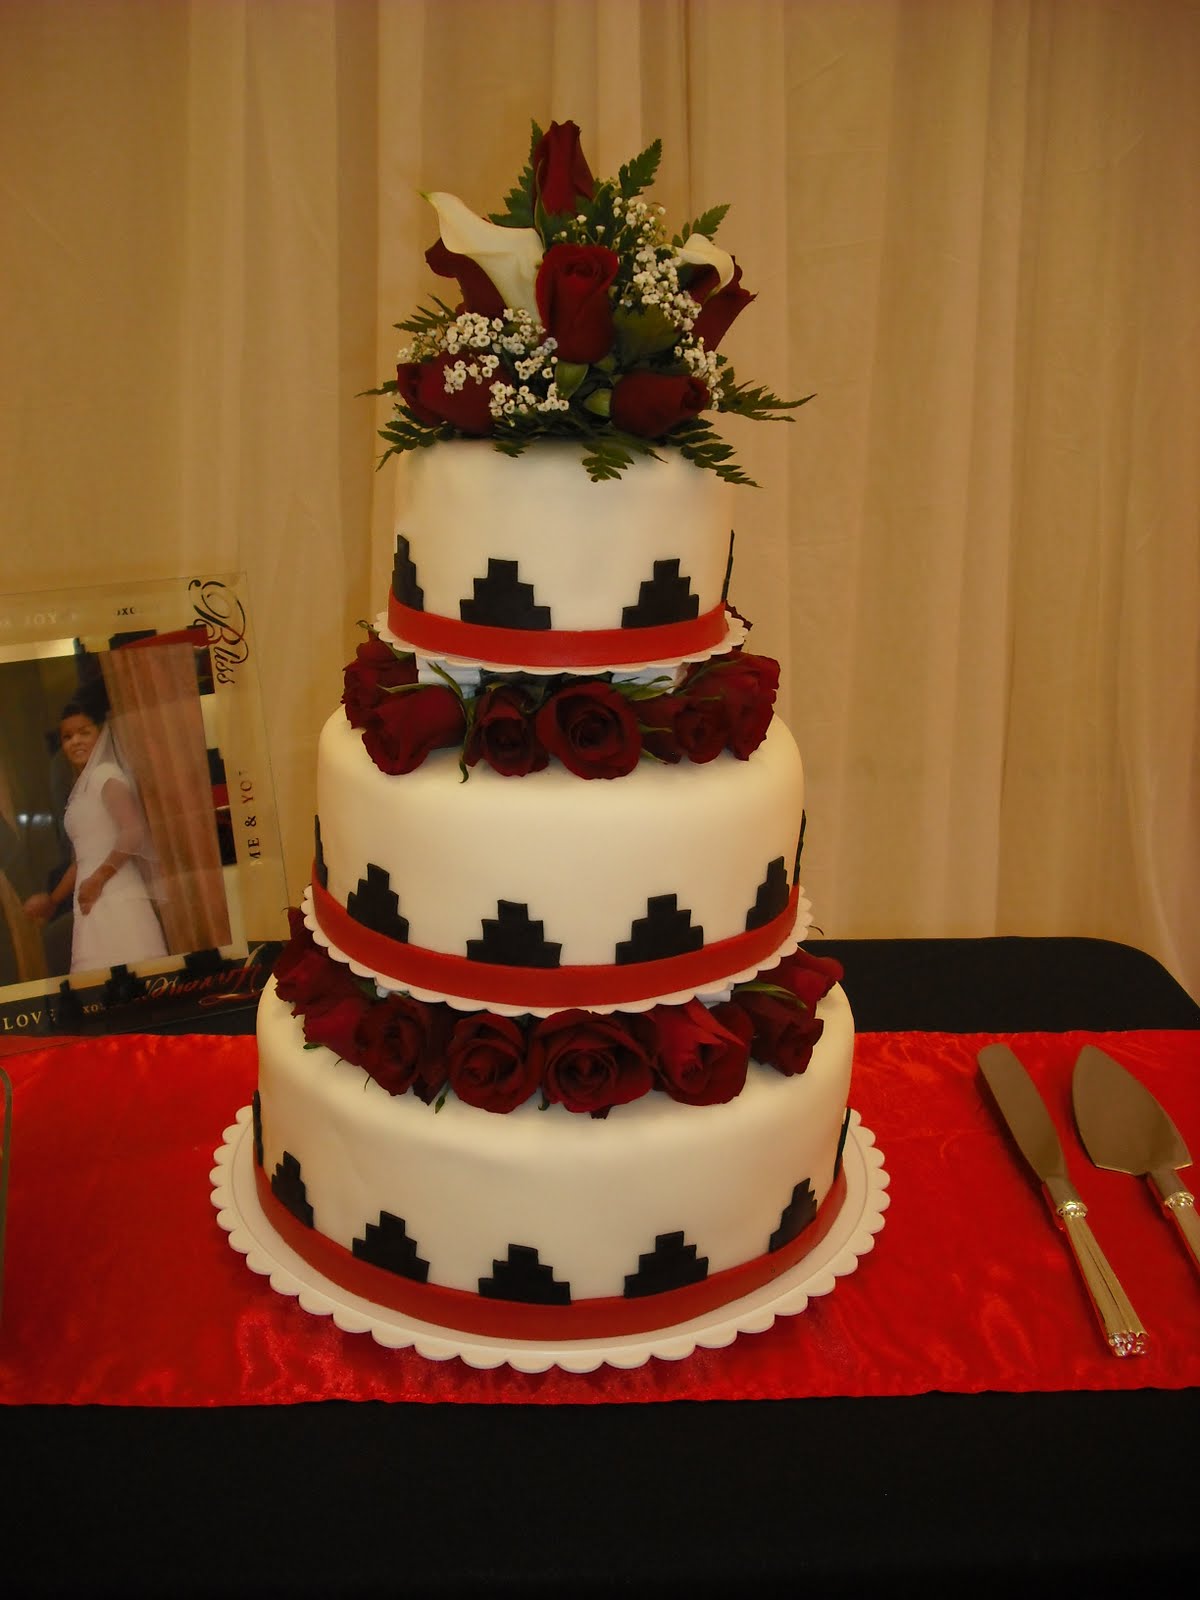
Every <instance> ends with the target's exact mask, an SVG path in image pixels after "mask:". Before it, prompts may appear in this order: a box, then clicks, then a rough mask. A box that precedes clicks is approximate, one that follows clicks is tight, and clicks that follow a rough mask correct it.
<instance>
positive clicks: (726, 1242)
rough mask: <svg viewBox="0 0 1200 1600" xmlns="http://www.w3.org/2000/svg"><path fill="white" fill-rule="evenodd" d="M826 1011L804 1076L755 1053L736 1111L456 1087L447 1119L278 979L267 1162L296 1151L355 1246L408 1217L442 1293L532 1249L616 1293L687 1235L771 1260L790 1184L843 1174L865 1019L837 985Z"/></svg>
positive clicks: (721, 1260)
mask: <svg viewBox="0 0 1200 1600" xmlns="http://www.w3.org/2000/svg"><path fill="white" fill-rule="evenodd" d="M818 1015H819V1016H821V1017H822V1018H823V1019H824V1023H825V1029H824V1033H823V1035H822V1038H821V1039H820V1041H819V1043H818V1045H817V1047H816V1049H815V1050H814V1052H813V1057H812V1060H811V1062H810V1064H809V1066H808V1069H807V1070H806V1071H805V1072H804V1073H802V1074H800V1075H799V1076H797V1077H793V1078H786V1077H783V1076H782V1075H781V1074H779V1073H777V1072H775V1071H773V1070H771V1069H770V1068H767V1067H762V1066H759V1065H757V1064H755V1063H752V1065H751V1068H750V1074H749V1077H748V1079H747V1083H746V1087H745V1089H744V1090H743V1091H742V1093H741V1094H740V1095H739V1096H738V1097H737V1098H736V1099H735V1100H733V1101H731V1102H730V1103H729V1104H728V1105H723V1106H685V1105H680V1104H678V1103H677V1102H675V1101H673V1100H670V1099H669V1098H668V1097H667V1096H666V1095H663V1094H659V1093H654V1094H650V1095H646V1096H645V1097H644V1098H642V1099H641V1100H637V1101H634V1102H633V1103H632V1104H630V1105H625V1106H617V1107H615V1108H614V1109H613V1110H612V1111H611V1112H610V1113H609V1115H608V1116H607V1117H606V1118H604V1119H603V1120H598V1119H594V1118H591V1117H588V1116H581V1115H578V1114H575V1113H572V1112H569V1111H565V1110H564V1109H563V1108H562V1107H561V1106H550V1107H548V1108H547V1109H546V1110H545V1111H542V1110H539V1109H538V1101H537V1100H536V1098H535V1099H534V1100H531V1101H527V1102H526V1104H525V1105H523V1106H520V1107H518V1108H517V1110H515V1111H513V1112H510V1113H508V1114H507V1115H504V1116H501V1115H497V1114H494V1113H491V1112H487V1111H480V1110H478V1109H476V1108H475V1107H472V1106H468V1105H465V1104H463V1103H462V1102H461V1101H459V1100H457V1099H455V1098H454V1097H453V1096H452V1095H451V1096H449V1097H448V1098H447V1100H446V1102H445V1104H444V1105H443V1107H442V1109H441V1110H440V1111H436V1112H435V1111H434V1109H433V1107H432V1106H426V1105H424V1104H423V1103H422V1102H421V1101H420V1100H418V1099H417V1098H416V1097H415V1096H414V1095H412V1094H405V1095H397V1096H392V1095H389V1094H388V1093H387V1092H386V1091H385V1090H383V1089H381V1088H380V1087H379V1085H378V1084H376V1083H375V1082H373V1081H372V1080H371V1079H369V1078H368V1077H367V1075H366V1073H365V1072H363V1070H362V1069H361V1068H360V1067H355V1066H351V1065H350V1064H349V1063H347V1062H345V1061H341V1060H339V1059H338V1058H337V1057H335V1056H334V1055H333V1054H332V1052H330V1051H329V1050H327V1049H325V1048H324V1047H323V1046H318V1047H316V1048H311V1049H306V1048H305V1045H304V1035H303V1030H302V1027H301V1024H300V1022H299V1020H298V1019H297V1018H295V1017H293V1015H292V1014H291V1010H290V1008H289V1007H288V1006H287V1005H286V1004H285V1003H284V1002H283V1001H281V1000H280V999H279V998H278V996H277V995H276V993H275V990H274V983H273V982H272V983H271V984H270V985H269V986H268V988H267V990H266V991H265V992H264V994H263V998H262V1003H261V1005H260V1008H259V1020H258V1043H259V1093H260V1097H261V1114H262V1133H263V1150H264V1165H265V1168H266V1171H267V1173H268V1174H270V1173H272V1172H273V1171H274V1170H275V1167H276V1165H277V1164H278V1163H279V1162H281V1161H282V1159H283V1155H284V1152H285V1151H286V1152H288V1153H289V1154H291V1155H293V1156H295V1158H296V1159H297V1161H298V1162H299V1163H300V1169H301V1175H302V1178H303V1181H304V1185H305V1191H306V1196H307V1199H308V1203H309V1204H310V1205H311V1206H312V1208H313V1213H314V1226H315V1227H316V1228H317V1229H318V1231H319V1232H321V1233H323V1234H325V1235H326V1236H327V1237H328V1238H331V1239H333V1240H335V1241H336V1242H337V1243H339V1244H341V1245H343V1246H345V1247H346V1248H347V1249H350V1248H352V1246H353V1241H354V1239H355V1238H356V1237H361V1236H362V1235H363V1233H364V1230H365V1227H366V1224H367V1223H369V1222H378V1220H379V1214H380V1212H382V1211H388V1212H390V1213H391V1214H392V1215H393V1216H397V1217H403V1218H404V1221H405V1224H406V1228H407V1232H408V1234H409V1236H410V1238H412V1239H413V1240H414V1241H415V1243H416V1245H417V1249H418V1253H419V1254H420V1256H421V1257H422V1258H423V1259H424V1260H426V1261H428V1262H429V1277H428V1281H429V1282H430V1283H431V1284H440V1285H443V1286H445V1287H448V1288H455V1289H465V1290H469V1291H473V1292H474V1291H477V1289H478V1282H479V1279H480V1277H490V1276H491V1273H492V1270H493V1269H492V1263H493V1261H494V1260H496V1259H503V1258H504V1257H505V1256H506V1255H507V1252H508V1247H509V1245H510V1244H525V1245H529V1246H532V1247H533V1248H535V1249H537V1250H538V1252H539V1257H540V1260H541V1261H542V1262H543V1263H544V1264H549V1265H550V1266H552V1267H553V1268H554V1273H555V1276H556V1278H558V1279H560V1280H567V1281H569V1282H570V1285H571V1292H572V1294H573V1296H574V1297H575V1298H576V1299H588V1298H593V1297H599V1296H606V1295H620V1294H621V1293H622V1292H623V1289H624V1284H625V1277H626V1275H627V1274H629V1273H634V1272H636V1271H637V1267H638V1257H639V1255H641V1254H643V1253H645V1252H648V1251H652V1250H653V1249H654V1242H655V1237H656V1235H658V1234H661V1233H675V1232H679V1231H680V1230H682V1232H683V1233H684V1236H685V1241H686V1242H687V1243H689V1244H694V1245H695V1246H696V1247H697V1250H698V1253H699V1254H700V1255H701V1256H705V1257H707V1258H708V1264H709V1272H710V1274H711V1273H715V1272H719V1271H722V1270H723V1269H725V1268H727V1267H732V1266H737V1265H739V1264H741V1263H742V1262H745V1261H749V1260H753V1259H754V1258H755V1257H757V1256H760V1255H762V1254H764V1253H765V1252H766V1250H767V1249H768V1245H769V1240H770V1236H771V1234H772V1232H773V1231H774V1230H775V1228H776V1227H778V1225H779V1221H780V1216H781V1213H782V1212H783V1210H784V1208H785V1207H786V1206H787V1205H788V1204H789V1202H790V1201H791V1198H792V1191H793V1189H794V1187H795V1185H796V1184H798V1183H801V1182H803V1181H804V1180H805V1179H808V1180H809V1181H810V1182H811V1184H812V1188H813V1193H814V1195H815V1197H816V1199H817V1201H818V1203H819V1202H820V1201H821V1200H822V1199H823V1198H824V1197H825V1195H826V1193H827V1192H828V1190H829V1188H830V1185H831V1184H832V1182H833V1177H834V1163H835V1157H836V1152H837V1146H838V1141H839V1137H840V1134H841V1128H842V1119H843V1115H844V1110H845V1105H846V1099H847V1094H848V1090H849V1082H850V1063H851V1056H852V1054H853V1047H854V1025H853V1019H852V1017H851V1015H850V1007H849V1004H848V1003H847V1001H846V997H845V995H844V994H843V993H842V991H841V989H840V988H835V989H834V990H833V991H832V992H831V993H830V994H829V995H828V996H827V997H826V998H825V1000H823V1001H822V1002H821V1004H820V1006H819V1007H818Z"/></svg>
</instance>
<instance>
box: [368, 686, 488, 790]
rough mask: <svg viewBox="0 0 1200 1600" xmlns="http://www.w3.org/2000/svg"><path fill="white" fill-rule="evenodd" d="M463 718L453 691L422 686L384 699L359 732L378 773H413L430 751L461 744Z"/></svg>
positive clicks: (460, 704) (458, 701) (461, 708)
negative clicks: (361, 731) (361, 732)
mask: <svg viewBox="0 0 1200 1600" xmlns="http://www.w3.org/2000/svg"><path fill="white" fill-rule="evenodd" d="M465 731H466V717H465V715H464V713H463V707H462V701H461V700H460V699H459V698H458V696H457V695H456V694H455V692H454V690H453V689H448V688H446V687H445V686H444V685H443V684H440V683H429V684H422V685H421V687H420V688H418V689H407V690H405V691H403V692H402V693H400V694H389V695H385V696H384V698H383V700H382V701H381V702H380V704H379V706H378V707H377V708H376V710H375V712H374V714H373V715H372V717H371V719H370V721H369V722H368V723H367V725H366V727H365V728H364V729H363V736H362V738H363V744H364V745H365V746H366V748H367V754H368V755H369V756H370V758H371V760H372V761H373V762H374V763H375V765H376V766H377V767H378V768H379V770H380V772H390V773H400V772H413V771H415V769H416V768H417V767H419V766H420V765H421V763H422V761H424V760H425V758H426V756H428V755H429V753H430V752H431V751H433V750H442V749H446V748H449V747H452V746H454V745H457V744H461V743H462V739H463V734H464V732H465Z"/></svg>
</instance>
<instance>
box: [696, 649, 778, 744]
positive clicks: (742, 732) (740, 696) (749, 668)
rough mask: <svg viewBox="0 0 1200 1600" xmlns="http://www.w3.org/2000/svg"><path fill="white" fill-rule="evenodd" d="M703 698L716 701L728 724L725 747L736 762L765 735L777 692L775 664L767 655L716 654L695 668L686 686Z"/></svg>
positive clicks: (776, 666)
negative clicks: (731, 753) (735, 757)
mask: <svg viewBox="0 0 1200 1600" xmlns="http://www.w3.org/2000/svg"><path fill="white" fill-rule="evenodd" d="M692 682H694V683H695V693H696V695H697V696H699V697H701V698H704V697H706V696H710V695H711V696H713V697H714V698H716V699H718V700H720V702H721V704H722V706H723V707H724V710H725V716H726V719H727V721H728V723H729V737H728V741H727V742H728V747H729V749H730V750H732V751H733V753H734V755H735V756H737V758H738V760H739V761H745V760H746V758H747V757H748V756H749V755H750V754H751V753H752V752H753V751H755V750H757V749H758V747H759V745H760V744H761V743H762V742H763V740H764V739H765V738H766V736H767V729H768V728H769V727H770V725H771V718H772V716H773V715H774V706H775V696H776V695H777V694H778V692H779V663H778V661H773V660H772V659H771V657H770V656H754V655H750V654H748V653H747V652H746V651H744V650H735V651H733V652H732V653H731V654H730V655H727V656H717V657H715V658H714V659H713V660H711V661H706V662H705V663H704V665H703V666H702V667H699V668H697V669H696V671H695V673H694V674H693V677H692V678H691V679H689V685H690V684H691V683H692Z"/></svg>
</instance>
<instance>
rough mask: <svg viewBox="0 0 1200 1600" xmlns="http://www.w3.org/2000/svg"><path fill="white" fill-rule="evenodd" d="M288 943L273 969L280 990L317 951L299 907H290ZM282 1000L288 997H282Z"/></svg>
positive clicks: (277, 957)
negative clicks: (281, 985) (282, 984)
mask: <svg viewBox="0 0 1200 1600" xmlns="http://www.w3.org/2000/svg"><path fill="white" fill-rule="evenodd" d="M287 915H288V941H287V943H286V944H285V945H284V947H283V949H282V950H281V951H280V952H279V954H278V955H277V956H276V958H275V966H274V968H273V969H272V970H273V971H274V974H275V984H276V987H277V988H278V986H279V984H280V982H281V981H282V982H284V983H286V982H287V980H288V978H289V977H290V976H291V974H292V973H293V972H295V970H296V968H297V967H298V966H300V965H301V963H302V962H304V961H305V960H306V959H307V958H308V957H309V956H310V955H312V953H313V952H314V951H315V950H316V948H317V947H316V944H315V942H314V940H313V936H312V934H311V933H309V931H308V929H307V927H305V925H304V913H303V912H302V911H301V910H300V908H299V907H298V906H289V907H288V914H287ZM281 998H282V999H284V1000H286V999H288V996H287V995H286V994H285V995H282V996H281Z"/></svg>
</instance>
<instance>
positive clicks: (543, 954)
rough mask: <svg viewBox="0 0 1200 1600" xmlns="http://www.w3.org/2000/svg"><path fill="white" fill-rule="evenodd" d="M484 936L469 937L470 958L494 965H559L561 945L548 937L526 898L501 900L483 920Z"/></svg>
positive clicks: (468, 950) (481, 924)
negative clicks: (479, 937)
mask: <svg viewBox="0 0 1200 1600" xmlns="http://www.w3.org/2000/svg"><path fill="white" fill-rule="evenodd" d="M480 926H481V927H482V929H483V937H482V938H481V939H468V940H467V957H468V959H469V960H471V961H482V962H485V963H486V964H487V965H488V966H493V967H557V966H558V965H559V958H560V956H561V955H562V945H561V944H555V943H554V942H553V941H552V940H550V939H547V938H546V936H545V925H544V924H543V923H541V922H539V921H537V920H536V919H535V918H533V917H531V916H530V915H529V907H528V906H527V905H526V903H525V902H524V900H499V901H497V902H496V915H495V916H494V917H485V918H484V919H483V921H482V922H481V923H480Z"/></svg>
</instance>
